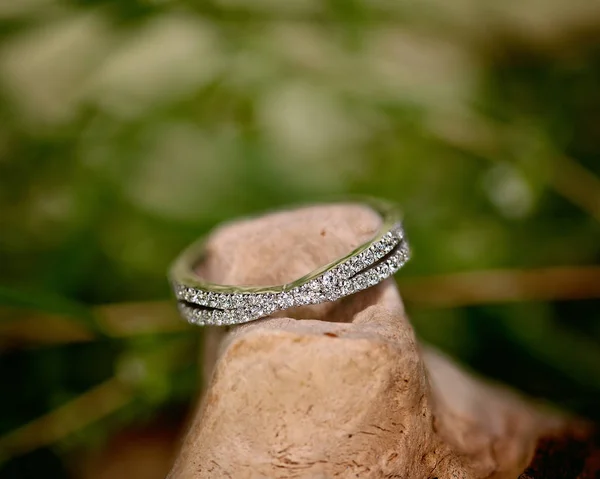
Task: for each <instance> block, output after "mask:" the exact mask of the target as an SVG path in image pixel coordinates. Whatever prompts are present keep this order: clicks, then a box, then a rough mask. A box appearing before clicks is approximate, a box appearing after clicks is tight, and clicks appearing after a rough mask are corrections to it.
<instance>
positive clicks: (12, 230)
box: [0, 0, 600, 478]
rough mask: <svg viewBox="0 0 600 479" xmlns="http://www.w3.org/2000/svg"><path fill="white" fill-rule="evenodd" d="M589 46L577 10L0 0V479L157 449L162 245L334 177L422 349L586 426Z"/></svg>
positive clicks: (191, 345)
mask: <svg viewBox="0 0 600 479" xmlns="http://www.w3.org/2000/svg"><path fill="white" fill-rule="evenodd" d="M599 40H600V5H599V4H598V3H597V2H590V1H587V0H571V1H566V0H544V1H541V0H536V1H533V0H532V1H528V2H521V1H516V0H509V1H506V2H496V1H493V0H481V1H475V0H460V1H455V2H444V1H442V0H426V1H422V2H402V1H400V2H398V1H391V0H370V1H366V0H346V1H341V0H321V1H318V0H285V1H283V0H282V1H275V0H253V1H250V0H210V1H202V2H193V1H184V2H181V3H180V2H172V1H169V0H148V1H139V2H136V1H132V0H128V1H124V0H118V1H117V0H113V1H111V0H104V1H103V0H96V1H94V0H85V1H84V0H80V1H71V2H57V1H53V0H18V1H17V0H0V373H1V378H2V388H1V394H0V411H1V412H0V477H2V478H5V477H6V478H17V477H18V478H26V477H41V476H43V477H48V478H66V477H89V478H92V477H118V474H117V473H115V472H113V473H111V474H112V475H105V476H102V475H101V472H102V471H101V470H105V469H110V467H111V464H112V463H113V462H114V461H116V462H115V464H120V466H119V467H118V468H117V469H116V471H118V472H120V473H123V475H124V471H127V470H128V469H127V467H126V465H124V463H119V460H120V459H119V458H115V457H113V456H111V455H110V454H109V453H106V452H105V451H107V450H111V444H113V445H114V444H115V442H114V441H121V442H118V444H120V449H123V450H125V449H127V444H131V443H134V442H136V441H137V443H139V444H142V445H144V444H146V445H147V443H146V442H144V440H147V439H148V438H149V437H152V438H157V437H158V438H161V437H162V438H163V442H165V443H167V442H169V441H170V443H172V444H175V443H174V440H173V439H172V437H175V436H176V434H177V427H178V426H177V425H179V424H181V421H182V418H183V417H184V415H185V412H186V410H187V408H188V406H189V404H190V403H191V401H192V400H193V398H194V397H195V395H196V394H197V389H198V385H199V371H200V368H199V361H198V358H199V356H200V355H199V346H200V338H199V334H201V332H199V331H198V330H197V329H191V328H188V327H187V326H186V325H184V324H183V322H180V321H179V320H178V319H177V316H176V312H175V308H174V306H173V303H172V301H170V299H169V298H170V296H169V290H168V285H167V283H166V278H165V271H166V269H167V267H168V264H169V262H170V261H171V260H172V258H173V257H174V256H175V255H176V254H177V252H178V251H179V250H180V248H182V247H183V246H184V245H186V244H187V243H188V242H189V241H191V240H193V239H194V238H196V237H197V236H198V235H200V234H202V233H205V232H206V231H208V230H209V229H210V228H211V227H213V226H214V225H216V224H217V223H218V222H220V221H222V220H226V219H231V218H232V217H235V216H238V215H244V214H248V213H253V212H257V211H261V210H263V209H269V208H273V207H278V206H281V205H285V204H287V203H291V202H298V201H318V200H319V199H321V198H324V197H327V196H331V195H340V194H346V193H350V194H355V193H358V194H370V195H375V196H381V197H386V198H390V199H393V200H396V201H398V202H399V203H400V204H401V205H402V206H403V208H404V210H405V212H406V228H407V231H408V234H409V236H410V238H411V240H412V244H413V249H414V257H413V261H412V262H411V263H410V265H409V266H408V267H407V268H406V269H404V270H402V272H401V273H400V274H399V275H398V282H399V284H400V287H401V291H402V292H403V296H404V299H405V301H406V304H407V308H408V310H409V313H410V314H411V317H412V319H413V321H414V325H415V328H416V330H417V332H418V334H419V335H420V336H421V337H422V338H423V339H424V340H426V341H428V342H430V343H433V344H435V345H436V346H438V347H439V348H441V349H442V350H444V351H446V352H447V353H448V354H450V355H451V356H453V357H455V358H457V360H459V361H461V362H462V363H464V364H465V365H468V366H469V367H470V368H472V369H474V370H476V371H478V372H480V373H481V374H483V375H486V376H489V377H491V378H494V379H497V380H500V381H503V382H506V383H508V384H510V385H512V386H513V387H515V388H518V389H520V390H522V391H524V392H526V393H527V394H529V395H531V396H533V397H536V398H539V399H540V400H542V401H546V402H549V403H551V404H554V405H556V406H558V407H561V408H563V409H566V410H568V411H571V412H574V413H577V414H580V415H583V416H586V417H589V418H592V419H594V420H600V413H599V410H600V408H599V406H600V401H599V397H600V308H599V304H600V302H599V300H598V298H600V266H595V265H597V264H598V263H599V261H600V180H599V177H600V160H599V154H600V41H599ZM140 428H141V429H140ZM140 430H141V431H143V432H142V433H130V434H129V433H128V432H127V431H140ZM164 431H173V432H169V433H168V434H167V433H165V432H164ZM128 434H129V435H128ZM136 434H138V435H137V436H136ZM165 434H166V436H168V437H166V436H165ZM169 434H171V436H169ZM115 438H118V439H115ZM140 438H141V439H140ZM157 441H158V443H160V440H159V439H157ZM137 443H136V444H137ZM152 444H153V445H152V446H147V448H146V449H145V452H144V451H142V452H141V453H139V454H140V458H141V459H139V461H141V462H144V461H146V462H149V463H152V461H153V460H154V459H156V457H157V456H160V454H161V453H159V452H148V451H154V449H152V447H155V446H156V444H154V443H152ZM144 447H146V446H144ZM157 447H158V446H157ZM161 447H162V449H161ZM159 449H160V450H161V451H162V450H164V449H165V447H163V446H160V447H158V449H157V451H158V450H159ZM167 449H168V448H167ZM103 451H104V452H103ZM103 454H108V455H103ZM165 454H166V457H169V456H168V454H167V453H165ZM98 458H102V460H100V459H98ZM121 459H122V458H121ZM94 461H96V462H98V461H100V462H99V464H100V465H99V466H98V464H97V463H95V462H94ZM139 461H138V462H139ZM163 463H164V464H163ZM163 463H161V464H162V466H160V465H156V466H155V467H153V469H152V473H153V474H154V475H152V474H151V473H146V474H145V475H144V476H141V475H138V476H137V477H164V474H165V471H164V467H168V466H165V464H167V465H168V459H165V460H164V461H163ZM94 464H95V465H94ZM161 467H162V468H163V469H161ZM131 470H133V469H131ZM90 471H92V472H90ZM94 474H95V475H94ZM106 474H108V473H106ZM132 474H133V473H129V474H128V475H129V476H130V477H132ZM138 474H140V473H138ZM133 477H135V474H133Z"/></svg>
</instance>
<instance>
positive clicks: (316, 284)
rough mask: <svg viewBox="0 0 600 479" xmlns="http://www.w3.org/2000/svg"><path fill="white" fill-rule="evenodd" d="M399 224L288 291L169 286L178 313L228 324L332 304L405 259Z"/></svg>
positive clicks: (370, 283)
mask: <svg viewBox="0 0 600 479" xmlns="http://www.w3.org/2000/svg"><path fill="white" fill-rule="evenodd" d="M409 256H410V250H409V246H408V243H407V242H406V240H405V239H404V233H403V230H402V227H401V225H399V224H398V225H395V226H394V227H393V228H392V229H391V230H390V231H388V232H387V233H385V234H384V235H383V236H382V237H381V238H379V239H378V240H377V241H375V242H374V243H372V244H371V245H370V246H368V247H367V248H365V249H364V250H363V251H361V252H360V253H359V254H357V255H355V256H352V257H350V258H348V259H347V260H345V261H344V262H342V263H340V264H338V265H336V266H335V267H333V268H331V269H329V270H328V271H325V272H324V273H323V274H321V275H319V276H317V277H316V278H313V279H311V280H309V281H307V282H306V283H304V284H302V285H299V286H295V287H293V288H291V289H289V290H283V291H279V292H258V293H217V292H213V291H205V290H202V289H199V288H192V287H188V286H184V285H179V284H174V285H173V286H174V290H175V295H176V297H177V299H178V300H179V303H178V307H179V311H180V313H181V315H182V316H183V317H184V318H185V319H186V320H187V321H189V322H190V323H193V324H197V325H219V326H221V325H233V324H241V323H246V322H248V321H253V320H255V319H259V318H262V317H264V316H268V315H270V314H272V313H274V312H275V311H281V310H285V309H289V308H293V307H298V306H305V305H309V304H318V303H323V302H326V301H335V300H337V299H340V298H342V297H344V296H348V295H350V294H353V293H356V292H358V291H361V290H363V289H366V288H369V287H371V286H374V285H376V284H377V283H380V282H381V281H383V280H384V279H386V278H388V277H389V276H391V275H393V274H394V273H396V271H398V270H399V269H400V268H401V267H402V266H403V265H404V264H405V263H406V262H407V261H408V259H409Z"/></svg>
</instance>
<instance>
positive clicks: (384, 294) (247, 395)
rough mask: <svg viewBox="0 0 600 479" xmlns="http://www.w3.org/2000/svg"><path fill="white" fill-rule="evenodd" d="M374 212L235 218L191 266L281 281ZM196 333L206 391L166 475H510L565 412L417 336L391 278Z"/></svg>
mask: <svg viewBox="0 0 600 479" xmlns="http://www.w3.org/2000/svg"><path fill="white" fill-rule="evenodd" d="M378 226H379V218H378V216H377V215H375V214H374V213H373V212H372V211H371V210H369V209H367V208H364V207H362V206H357V205H337V206H316V207H310V208H303V209H298V210H293V211H287V212H280V213H274V214H271V215H268V216H264V217H261V218H257V219H251V220H244V221H241V222H237V223H233V224H229V225H226V226H224V227H223V228H221V229H219V230H218V231H216V232H215V233H214V234H213V235H212V237H211V239H210V241H209V254H208V257H207V260H206V262H205V263H204V264H203V265H202V266H201V271H200V273H201V274H202V275H203V276H205V277H207V278H208V279H210V280H213V281H216V282H221V283H227V284H250V285H261V284H263V285H264V284H280V283H284V282H288V281H291V280H294V279H296V278H298V277H300V276H302V275H304V274H305V273H307V272H309V271H311V270H313V269H315V268H316V267H318V266H321V265H323V264H325V263H327V262H329V261H331V260H333V259H335V258H337V257H339V256H341V255H343V254H346V253H348V252H349V251H351V250H352V249H353V248H355V247H356V246H357V245H359V244H360V243H362V242H364V241H365V240H367V239H369V238H370V237H372V236H373V235H374V234H375V232H376V230H377V228H378ZM299 319H302V321H299ZM206 336H207V345H206V349H205V354H206V360H205V364H206V377H207V378H208V379H209V382H208V384H207V392H206V394H205V396H204V399H203V401H202V402H201V404H200V406H199V407H198V409H197V410H196V412H195V414H194V417H193V420H192V423H191V426H190V428H189V431H188V433H187V436H186V438H185V440H184V443H183V445H182V448H181V451H180V453H179V456H178V458H177V460H176V463H175V465H174V467H173V469H172V471H171V473H170V476H169V477H170V478H171V479H184V478H185V479H188V478H190V479H191V478H207V477H215V478H219V477H231V478H236V479H237V478H255V477H256V478H259V477H281V478H333V477H339V478H345V477H370V478H404V479H413V478H414V479H424V478H429V479H433V478H439V479H442V478H443V479H459V478H460V479H476V478H477V479H478V478H482V479H483V478H492V479H500V478H507V479H508V478H510V479H515V478H517V477H519V475H520V474H521V473H522V472H523V471H524V470H525V469H526V467H527V466H528V465H529V464H530V462H531V460H532V457H533V456H534V452H535V448H536V443H537V442H538V440H539V439H540V438H541V437H544V436H548V435H551V434H553V433H556V432H557V431H561V430H562V429H564V428H565V427H566V424H567V422H566V420H565V419H564V418H563V417H561V416H560V415H558V414H557V413H554V412H550V411H547V410H545V409H544V408H542V407H540V406H539V405H536V404H534V403H533V402H531V401H529V400H527V399H525V398H522V397H520V396H518V395H517V394H516V393H513V392H512V391H509V390H508V389H506V388H504V387H502V386H499V385H494V384H491V383H488V382H486V381H484V380H483V379H480V378H477V377H475V376H473V375H472V374H470V373H467V372H465V371H463V370H462V369H461V368H460V367H458V366H457V365H455V364H454V363H453V362H452V361H451V360H450V359H449V358H447V357H445V356H444V355H443V354H441V353H439V352H437V351H435V350H434V349H432V348H430V347H427V346H425V345H422V344H420V343H419V341H418V340H417V339H416V338H415V335H414V332H413V329H412V327H411V325H410V322H409V320H408V318H407V317H406V314H405V312H404V308H403V305H402V301H401V298H400V295H399V293H398V291H397V288H396V286H395V283H394V282H393V281H392V280H386V281H384V282H383V283H381V284H380V285H378V286H376V287H373V288H370V289H368V290H366V291H364V292H361V293H359V294H356V295H353V296H351V297H348V298H346V299H344V300H341V301H338V302H335V303H328V304H323V305H317V306H311V307H305V308H298V309H297V310H290V311H287V312H284V313H283V314H281V316H280V317H273V318H268V319H265V320H262V321H257V322H254V323H250V324H248V325H245V326H240V327H238V328H235V329H233V330H232V331H230V332H226V331H225V330H224V329H223V328H213V329H210V330H208V331H207V332H206ZM213 366H214V372H213V371H212V370H213ZM211 372H212V374H211ZM523 477H525V476H523Z"/></svg>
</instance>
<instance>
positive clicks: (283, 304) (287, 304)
mask: <svg viewBox="0 0 600 479" xmlns="http://www.w3.org/2000/svg"><path fill="white" fill-rule="evenodd" d="M278 304H279V307H280V308H281V309H288V308H291V307H292V306H293V305H294V297H293V296H292V295H291V294H290V293H281V294H280V295H279V298H278Z"/></svg>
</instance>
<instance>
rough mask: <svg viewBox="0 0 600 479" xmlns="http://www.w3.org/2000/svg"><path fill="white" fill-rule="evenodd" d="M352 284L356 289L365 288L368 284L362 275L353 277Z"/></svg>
mask: <svg viewBox="0 0 600 479" xmlns="http://www.w3.org/2000/svg"><path fill="white" fill-rule="evenodd" d="M354 285H355V287H356V289H357V290H358V291H360V290H361V289H365V288H366V287H367V286H368V283H367V279H366V278H365V277H364V276H363V275H360V276H357V277H356V278H354Z"/></svg>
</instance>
